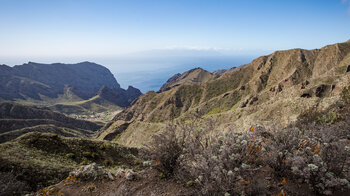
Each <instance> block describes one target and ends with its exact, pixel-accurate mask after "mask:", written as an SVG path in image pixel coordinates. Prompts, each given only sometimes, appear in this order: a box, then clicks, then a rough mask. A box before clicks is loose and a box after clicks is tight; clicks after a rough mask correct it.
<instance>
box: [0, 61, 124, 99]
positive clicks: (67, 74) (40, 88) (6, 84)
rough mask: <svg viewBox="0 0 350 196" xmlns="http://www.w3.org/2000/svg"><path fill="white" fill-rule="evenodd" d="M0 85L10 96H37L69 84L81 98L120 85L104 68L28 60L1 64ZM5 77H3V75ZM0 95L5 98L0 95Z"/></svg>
mask: <svg viewBox="0 0 350 196" xmlns="http://www.w3.org/2000/svg"><path fill="white" fill-rule="evenodd" d="M0 69H1V72H3V70H4V69H6V70H7V71H6V73H3V74H1V76H2V77H1V78H2V81H1V86H2V87H3V88H5V89H6V90H12V92H13V93H12V94H13V95H12V97H10V98H17V97H23V96H29V97H31V98H34V99H39V98H40V97H39V94H42V95H45V96H48V97H57V95H58V94H62V93H63V89H64V88H65V87H66V86H73V87H74V93H75V94H76V95H78V96H79V97H81V98H83V99H87V98H90V97H92V96H94V94H95V93H96V92H97V91H98V90H99V89H100V88H101V86H107V87H109V88H120V85H119V84H118V82H117V81H116V79H115V78H114V76H113V74H112V73H111V72H110V71H109V70H108V69H107V68H105V67H103V66H101V65H98V64H95V63H90V62H82V63H77V64H61V63H54V64H40V63H33V62H29V63H27V64H23V65H17V66H14V67H13V68H11V67H8V66H6V67H4V66H3V67H1V68H0ZM5 76H6V77H7V80H6V78H3V77H5ZM0 97H3V98H6V97H4V96H3V95H2V93H1V94H0Z"/></svg>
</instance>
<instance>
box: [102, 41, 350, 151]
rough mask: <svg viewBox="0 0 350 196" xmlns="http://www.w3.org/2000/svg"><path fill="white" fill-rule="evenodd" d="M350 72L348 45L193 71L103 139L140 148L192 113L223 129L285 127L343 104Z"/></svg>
mask: <svg viewBox="0 0 350 196" xmlns="http://www.w3.org/2000/svg"><path fill="white" fill-rule="evenodd" d="M349 71H350V41H348V42H344V43H338V44H334V45H329V46H325V47H323V48H321V49H315V50H303V49H292V50H286V51H276V52H274V53H272V54H270V55H267V56H262V57H259V58H257V59H255V60H253V61H252V62H251V63H249V64H247V65H243V66H241V67H238V68H235V69H230V70H227V72H226V71H220V73H219V74H211V73H209V72H206V71H204V70H201V69H195V70H191V71H189V72H186V73H184V74H182V75H176V76H174V77H173V78H171V79H170V80H169V81H168V82H167V83H166V84H165V85H164V86H163V87H162V88H161V90H160V92H158V93H156V92H152V91H151V92H148V93H146V94H144V95H142V96H140V97H139V98H138V99H137V100H136V101H135V102H134V104H133V105H132V106H131V107H129V108H127V109H125V110H124V111H123V112H121V113H119V114H117V116H116V117H115V118H114V121H113V122H112V123H110V124H109V125H108V126H106V127H105V128H104V130H105V131H104V132H102V133H101V134H100V138H102V139H103V138H105V137H106V136H107V135H111V134H112V135H113V134H114V135H117V137H116V138H117V139H118V141H119V142H120V143H123V144H126V145H131V146H139V145H141V144H144V143H145V142H147V141H148V139H149V138H150V137H151V136H152V135H153V134H154V133H155V132H157V131H159V130H161V129H162V128H163V127H164V126H165V124H166V123H167V122H169V120H172V119H188V117H189V116H192V115H193V114H196V115H199V116H201V117H202V118H205V119H209V118H210V119H214V120H215V122H216V123H217V126H220V127H221V128H222V129H223V130H225V128H226V127H229V126H232V125H233V126H234V127H235V128H236V129H237V130H244V129H246V128H248V127H250V126H251V125H252V124H262V125H264V126H266V127H267V128H268V127H273V126H275V125H277V124H278V125H280V126H282V127H286V126H288V125H289V124H290V123H292V122H295V121H296V120H297V119H298V117H299V116H300V115H301V114H303V113H305V111H307V110H309V109H310V108H316V110H317V111H321V110H324V109H326V108H328V107H329V106H331V105H332V104H335V103H336V102H337V101H339V99H340V98H339V97H340V95H341V93H342V90H343V88H344V87H347V86H349V84H350V81H349V79H350V77H349ZM191 73H196V74H191ZM121 127H122V128H121ZM108 138H109V139H110V137H108Z"/></svg>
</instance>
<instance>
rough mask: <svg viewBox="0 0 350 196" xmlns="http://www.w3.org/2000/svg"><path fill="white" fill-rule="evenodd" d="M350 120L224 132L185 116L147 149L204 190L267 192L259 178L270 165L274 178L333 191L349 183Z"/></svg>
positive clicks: (217, 192) (161, 166) (162, 166)
mask: <svg viewBox="0 0 350 196" xmlns="http://www.w3.org/2000/svg"><path fill="white" fill-rule="evenodd" d="M348 124H350V123H347V124H346V126H345V125H344V126H339V125H336V124H326V123H324V124H315V123H312V124H309V125H307V126H303V127H292V128H288V129H284V130H275V131H269V132H267V131H266V130H265V129H264V127H261V126H253V127H252V128H251V129H250V130H248V131H247V132H244V133H238V132H234V131H233V130H229V131H227V132H225V133H223V132H222V131H220V130H216V128H215V127H216V126H215V123H213V122H211V121H205V123H203V121H190V122H181V123H178V124H175V125H171V126H169V127H168V128H167V129H166V130H165V131H164V132H163V133H161V134H160V135H157V136H155V137H154V140H153V143H152V144H151V145H150V146H148V151H147V152H148V154H149V156H148V157H149V158H151V159H153V160H157V162H158V163H159V164H158V165H157V168H158V169H159V170H160V171H161V172H163V173H165V174H166V175H168V176H169V175H172V176H173V177H175V178H176V179H178V180H180V181H182V182H184V183H186V182H187V185H189V186H193V187H194V188H197V189H198V192H199V193H200V194H201V195H225V194H226V195H236V194H241V193H242V191H243V192H244V194H246V195H263V194H266V192H267V190H266V184H265V181H263V180H260V181H259V179H257V178H256V175H257V174H258V173H259V172H260V171H261V170H262V168H266V167H267V168H270V169H272V171H273V173H274V174H275V176H276V179H281V177H283V178H284V177H287V178H288V180H291V181H293V182H295V183H307V184H308V185H309V187H310V188H311V189H312V190H313V191H314V192H315V193H317V194H330V193H333V192H334V191H335V190H342V189H347V188H350V184H349V181H350V162H349V161H350V160H349V158H348V157H349V156H350V147H349V141H348V139H347V135H348V134H349V129H348V128H349V126H348ZM274 186H277V184H276V185H274Z"/></svg>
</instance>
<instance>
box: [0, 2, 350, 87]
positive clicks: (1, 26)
mask: <svg viewBox="0 0 350 196" xmlns="http://www.w3.org/2000/svg"><path fill="white" fill-rule="evenodd" d="M349 39H350V0H122V1H119V0H0V64H7V65H11V66H12V65H16V64H22V63H25V62H28V61H35V62H42V63H53V62H63V63H74V62H79V61H86V60H88V61H93V62H96V63H99V64H102V65H105V66H106V67H108V68H110V69H111V70H112V72H113V73H114V74H115V75H116V76H117V80H118V81H119V79H118V74H119V76H120V74H123V73H132V72H137V71H139V72H144V73H146V72H147V71H148V72H152V71H154V70H162V69H167V70H172V71H173V70H174V71H185V69H187V68H190V67H193V66H201V65H202V66H203V67H207V68H208V69H215V68H227V67H230V66H234V65H240V64H243V63H249V61H251V60H252V59H253V58H256V57H258V56H260V55H265V54H269V53H271V52H273V51H275V50H284V49H290V48H306V49H313V48H320V47H322V46H324V45H327V44H333V43H337V42H344V41H347V40H349ZM215 59H216V60H215ZM208 62H209V63H208ZM176 67H181V69H180V68H179V69H176ZM172 74H173V73H172ZM161 75H163V76H164V77H165V75H166V76H167V77H168V75H170V73H168V74H165V75H164V74H161ZM124 77H126V78H128V77H127V76H124ZM119 78H120V77H119ZM141 78H142V77H141ZM138 80H140V79H138ZM163 80H164V79H163ZM121 83H123V81H122V82H121ZM141 83H142V82H141ZM125 85H126V84H125ZM125 85H124V86H125ZM122 86H123V85H122ZM145 90H148V89H146V87H145V89H144V91H145Z"/></svg>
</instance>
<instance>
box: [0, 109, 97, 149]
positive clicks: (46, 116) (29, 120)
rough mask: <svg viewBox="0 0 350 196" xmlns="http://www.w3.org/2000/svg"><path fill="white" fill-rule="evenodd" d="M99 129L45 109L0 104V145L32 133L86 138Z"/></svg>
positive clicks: (92, 124) (90, 123)
mask: <svg viewBox="0 0 350 196" xmlns="http://www.w3.org/2000/svg"><path fill="white" fill-rule="evenodd" d="M100 127H101V125H99V124H96V123H93V122H89V121H84V120H77V119H73V118H70V117H67V116H65V115H63V114H61V113H57V112H52V111H51V110H49V109H47V108H39V107H34V106H24V105H20V104H16V103H12V102H0V143H3V142H6V141H9V140H12V139H14V138H16V137H18V136H20V135H22V134H25V133H28V132H32V131H37V132H46V133H55V134H59V135H63V136H69V137H88V136H91V135H92V134H93V133H94V132H95V131H96V130H98V129H99V128H100Z"/></svg>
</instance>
